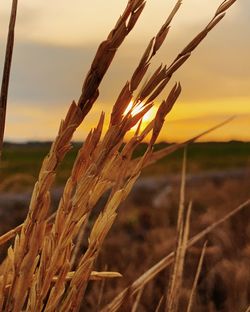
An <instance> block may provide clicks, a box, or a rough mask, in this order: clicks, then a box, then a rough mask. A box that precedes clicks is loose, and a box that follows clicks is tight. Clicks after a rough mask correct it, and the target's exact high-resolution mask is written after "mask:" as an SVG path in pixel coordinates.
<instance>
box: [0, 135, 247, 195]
mask: <svg viewBox="0 0 250 312" xmlns="http://www.w3.org/2000/svg"><path fill="white" fill-rule="evenodd" d="M168 145H169V144H167V143H159V144H157V145H156V146H155V150H158V149H160V148H163V147H165V146H168ZM79 146H80V144H78V143H75V144H74V148H73V149H72V151H71V152H70V153H69V154H68V155H67V157H66V159H65V160H64V162H63V164H62V165H61V166H60V170H59V171H58V177H57V181H56V185H58V186H59V185H63V183H65V181H66V178H67V177H68V176H69V173H70V170H71V168H72V164H73V161H74V159H75V156H76V153H77V150H78V148H79ZM49 147H50V143H34V142H33V143H32V142H31V143H27V144H11V143H6V147H5V149H4V153H3V159H2V162H1V172H0V181H5V183H4V188H5V190H6V191H7V190H8V189H13V188H14V189H15V188H17V189H18V188H20V187H21V188H28V187H29V186H30V187H32V186H33V184H34V182H35V181H36V178H37V175H38V173H39V169H40V167H41V162H42V160H43V158H44V157H45V155H46V153H48V151H49ZM145 149H146V145H143V144H141V145H140V146H139V147H138V148H137V150H136V152H135V154H134V156H135V157H136V156H141V155H142V154H143V152H144V151H145ZM249 155H250V143H248V142H237V141H232V142H228V143H220V142H218V143H216V142H210V143H209V142H206V143H195V144H192V145H190V147H189V148H188V170H189V172H190V173H191V174H195V173H199V172H211V171H218V170H219V171H227V170H233V169H243V170H244V169H245V168H247V167H248V166H249V164H250V160H249ZM182 157H183V152H182V151H176V152H175V153H173V154H170V155H169V156H168V157H165V158H164V159H162V160H160V161H159V162H157V164H154V165H152V166H149V167H147V168H145V169H144V171H143V172H142V175H143V176H152V175H153V176H155V175H166V174H176V173H178V172H180V171H181V164H182ZM20 179H21V180H22V179H23V183H19V180H20ZM6 180H7V182H6ZM15 180H17V183H15ZM8 181H9V183H8ZM2 188H3V186H2ZM0 189H1V188H0Z"/></svg>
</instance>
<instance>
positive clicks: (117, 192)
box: [0, 0, 236, 312]
mask: <svg viewBox="0 0 250 312" xmlns="http://www.w3.org/2000/svg"><path fill="white" fill-rule="evenodd" d="M235 1H236V0H226V1H223V2H222V4H221V5H220V6H219V8H218V9H217V11H216V13H215V15H214V17H213V18H212V19H211V21H210V22H209V23H208V25H207V26H206V27H205V28H204V29H203V31H202V32H200V33H199V34H198V35H197V36H196V37H195V38H194V39H193V40H192V41H191V42H190V43H189V44H188V45H187V46H186V47H185V48H184V49H183V50H182V51H181V52H180V53H179V54H178V56H177V57H176V58H175V59H174V61H173V62H172V63H171V65H170V66H168V67H167V66H160V67H159V68H157V69H156V70H155V72H154V73H153V75H152V76H151V77H150V78H149V80H148V81H147V82H146V83H145V84H144V85H143V87H142V88H141V89H139V86H140V85H141V83H142V81H143V79H144V77H145V75H146V73H147V70H148V68H149V67H150V61H151V60H152V58H153V57H154V56H155V54H156V53H157V51H158V50H159V49H160V47H161V46H162V44H163V42H164V40H165V38H166V37H167V34H168V32H169V29H170V23H171V21H172V19H173V18H174V16H175V14H176V13H177V12H178V10H179V8H180V6H181V1H177V3H176V5H175V7H174V8H173V10H172V12H171V13H170V15H169V16H168V17H167V18H166V21H165V23H164V24H163V26H162V27H161V28H160V30H159V32H158V33H157V34H156V36H155V37H154V38H153V39H152V40H151V41H150V43H149V44H148V46H147V48H146V50H145V52H144V54H143V56H142V58H141V60H140V62H139V64H138V66H137V68H136V69H135V71H134V73H133V75H132V77H131V78H130V79H129V81H128V82H127V83H126V84H125V85H124V87H123V89H122V90H121V92H120V94H119V96H118V98H117V100H116V102H115V104H114V106H113V110H112V114H111V117H110V122H109V127H108V130H107V131H106V133H104V131H103V125H104V122H105V115H104V113H102V114H101V116H100V119H99V122H98V124H97V126H96V128H94V129H93V130H91V131H90V132H89V134H88V136H87V138H86V140H85V142H84V144H83V146H82V148H81V149H80V150H79V152H78V155H77V158H76V160H75V162H74V165H73V168H72V171H71V175H70V177H69V178H68V180H67V182H66V185H65V188H64V192H63V195H62V198H61V200H60V203H59V206H58V209H57V211H56V214H55V218H54V219H48V217H49V215H50V191H51V188H52V185H53V182H54V180H55V176H56V171H57V168H58V165H59V163H61V161H62V160H63V159H64V157H65V155H66V154H67V152H68V151H69V150H70V148H71V145H70V142H71V139H72V136H73V134H74V132H75V131H76V129H77V128H78V126H79V125H80V124H81V123H82V121H83V120H84V118H85V117H86V115H87V114H88V113H89V111H90V110H91V108H92V106H93V104H94V103H95V101H96V100H97V98H98V95H99V91H98V88H99V85H100V83H101V81H102V79H103V77H104V75H105V73H106V72H107V70H108V68H109V66H110V64H111V62H112V60H113V58H114V56H115V54H116V51H117V49H118V48H119V47H120V45H121V44H122V43H123V41H124V39H125V38H126V36H127V35H128V34H129V33H130V31H131V30H132V29H133V27H134V26H135V24H136V22H137V20H138V18H139V17H140V15H141V13H142V11H143V9H144V7H145V4H146V1H144V0H129V1H128V4H127V7H126V8H125V10H124V12H123V14H122V15H121V17H120V18H119V20H118V21H117V23H116V25H115V27H114V29H113V30H112V31H111V32H110V34H109V36H108V38H107V39H106V40H105V41H104V42H102V43H101V45H100V46H99V48H98V50H97V53H96V56H95V58H94V60H93V62H92V64H91V67H90V70H89V72H88V74H87V77H86V79H85V81H84V84H83V88H82V92H81V95H80V97H79V100H78V102H77V104H76V102H75V101H73V102H72V104H71V106H70V108H69V110H68V113H67V115H66V117H65V119H64V120H63V121H62V122H61V125H60V128H59V131H58V135H57V137H56V138H55V141H54V142H53V144H52V146H51V149H50V152H49V154H48V155H47V156H46V158H45V159H44V161H43V164H42V167H41V170H40V174H39V177H38V181H37V182H36V184H35V187H34V190H33V194H32V198H31V202H30V206H29V212H28V215H27V218H26V219H25V221H24V223H23V224H22V225H21V226H20V227H18V228H17V229H14V230H13V231H11V232H10V233H7V234H6V235H4V236H3V237H1V238H0V242H1V243H2V242H6V241H7V240H8V239H10V238H11V237H12V236H13V235H15V241H14V244H13V245H12V246H10V247H9V249H8V255H7V257H6V259H5V261H4V262H3V264H2V265H1V275H0V293H1V295H0V310H3V311H14V312H15V311H79V309H80V307H81V305H83V307H84V302H83V298H84V294H85V290H86V287H87V285H88V282H89V280H91V279H94V278H95V279H97V278H98V279H102V278H110V277H111V278H113V277H118V276H120V274H119V273H117V272H94V271H93V269H94V264H95V260H96V258H97V257H98V254H99V252H100V249H101V247H102V244H103V241H104V240H105V238H106V236H107V234H108V232H109V230H110V228H111V227H112V224H113V223H114V221H115V219H116V216H117V213H118V211H117V209H118V207H119V205H120V203H121V202H122V201H124V199H125V198H126V197H127V195H128V194H129V192H130V190H131V188H132V187H133V185H134V183H135V181H136V180H137V179H138V177H139V175H140V172H141V170H142V168H143V167H145V166H147V165H148V164H150V163H152V162H154V161H156V160H158V159H160V158H162V157H164V156H165V155H168V154H169V153H171V152H172V151H174V150H176V149H178V148H181V147H183V146H184V145H186V144H188V143H189V142H191V141H194V140H196V139H197V138H198V137H199V136H197V137H195V138H193V139H191V140H189V141H187V142H184V143H183V144H177V145H174V146H171V147H169V148H166V149H163V150H161V151H158V152H154V144H155V142H156V140H157V138H158V136H159V133H160V131H161V129H162V127H163V124H164V120H165V117H166V115H167V114H168V113H169V112H170V111H171V109H172V107H173V105H174V104H175V102H176V100H177V99H178V97H179V95H180V93H181V86H180V84H179V83H175V84H174V85H173V87H172V89H171V91H170V92H169V95H168V97H167V98H166V99H165V100H163V101H162V103H161V105H160V106H159V108H158V110H157V113H156V115H155V117H154V119H153V120H152V121H151V122H150V123H149V124H148V125H147V126H146V127H145V128H144V129H141V121H142V118H143V116H144V115H145V114H146V113H147V112H148V111H149V110H150V109H151V108H152V106H153V105H154V102H153V101H154V100H155V99H156V97H157V96H159V95H160V94H161V92H162V90H163V89H164V88H165V87H166V85H167V84H168V83H169V82H170V79H171V77H172V75H173V74H174V73H175V71H176V70H178V68H179V67H180V66H181V65H183V63H184V62H185V61H186V60H187V59H188V58H189V57H190V55H191V53H192V51H193V50H194V49H195V48H196V47H197V46H198V45H199V44H200V42H201V41H202V40H203V39H204V38H205V37H206V35H207V34H208V32H209V31H210V30H211V29H212V28H213V27H215V25H216V24H217V23H218V22H219V21H220V20H221V19H222V18H223V17H224V15H225V12H226V10H227V9H228V8H229V7H230V6H231V5H232V4H233V3H234V2H235ZM136 92H137V94H136ZM131 101H132V103H133V104H132V108H131V109H130V110H129V111H128V112H126V109H127V107H128V106H129V103H131ZM138 108H139V109H138ZM136 125H137V130H136V132H135V134H134V136H133V137H132V138H131V139H130V140H129V141H128V142H127V143H125V144H124V141H125V140H124V138H125V136H126V134H127V133H128V132H129V131H130V129H131V128H132V127H134V126H136ZM146 137H149V144H148V147H147V150H146V152H145V153H144V155H143V156H142V157H139V158H136V159H133V157H132V156H133V153H134V151H135V149H136V147H137V146H138V145H139V144H140V143H141V142H142V141H143V140H144V139H145V138H146ZM107 191H109V192H110V194H109V198H108V201H107V203H106V205H105V207H103V209H102V211H101V212H100V214H99V215H98V217H97V218H96V220H95V222H94V225H93V227H92V229H91V233H90V235H89V237H88V247H87V250H86V251H85V252H84V253H81V254H80V256H79V257H77V255H78V252H79V248H78V247H79V243H77V240H79V241H81V239H82V236H83V235H84V233H85V231H84V226H85V225H86V223H87V222H88V217H89V215H90V214H91V213H92V211H93V209H94V207H95V205H96V203H97V202H98V200H99V199H100V198H101V196H102V195H103V194H104V193H106V192H107ZM188 214H189V213H188ZM188 227H189V226H188V221H187V222H186V223H185V221H184V219H183V201H181V208H180V219H179V222H178V231H179V240H178V245H177V250H176V257H175V259H176V261H175V265H174V274H173V279H172V281H171V283H170V288H169V296H168V298H169V299H168V306H169V307H170V308H169V309H170V310H169V311H176V310H177V308H176V307H177V306H178V305H176V303H175V302H178V299H177V297H178V294H177V293H176V289H178V287H179V286H180V281H181V275H182V271H183V263H184V257H185V250H186V248H187V247H188V246H190V245H191V244H193V243H194V242H196V241H197V238H196V237H195V238H193V239H192V240H191V241H189V242H188ZM200 235H202V233H201V234H200ZM172 256H173V255H172V254H171V256H170V257H168V258H167V262H166V261H165V260H164V265H163V266H162V265H160V266H158V267H157V268H156V269H155V270H154V271H151V273H149V274H147V276H146V277H145V276H143V277H142V278H141V280H140V281H139V282H136V284H135V285H133V286H132V289H133V291H132V292H131V294H134V293H135V292H137V291H138V290H140V289H141V288H142V287H143V285H145V283H146V282H147V281H148V280H150V279H151V278H152V277H153V276H155V274H156V273H157V272H159V270H161V269H162V268H163V267H166V265H167V264H168V263H170V262H171V261H172ZM169 261H170V262H169ZM166 263H167V264H166ZM123 299H124V296H123V295H122V296H121V297H119V299H118V301H117V300H115V301H114V303H111V305H109V306H108V307H107V308H106V309H104V310H105V311H116V310H117V309H118V308H119V307H120V305H121V303H122V301H123ZM138 300H139V299H138ZM176 300H177V301H176Z"/></svg>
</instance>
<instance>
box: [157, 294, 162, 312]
mask: <svg viewBox="0 0 250 312" xmlns="http://www.w3.org/2000/svg"><path fill="white" fill-rule="evenodd" d="M163 300H164V296H161V299H160V300H159V302H158V305H157V307H156V309H155V312H159V311H160V308H161V306H162V303H163Z"/></svg>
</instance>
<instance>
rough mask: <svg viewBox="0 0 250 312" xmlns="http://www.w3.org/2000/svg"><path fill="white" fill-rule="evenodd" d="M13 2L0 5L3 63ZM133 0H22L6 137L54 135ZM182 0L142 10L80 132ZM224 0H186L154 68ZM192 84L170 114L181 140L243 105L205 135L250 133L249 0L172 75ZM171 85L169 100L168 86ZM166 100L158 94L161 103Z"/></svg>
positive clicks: (172, 131)
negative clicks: (101, 45)
mask: <svg viewBox="0 0 250 312" xmlns="http://www.w3.org/2000/svg"><path fill="white" fill-rule="evenodd" d="M10 2H11V1H4V2H2V3H1V6H0V20H1V29H0V39H1V45H0V59H1V64H0V65H1V66H0V67H1V68H0V69H1V71H2V66H3V64H2V61H3V56H4V51H5V40H6V34H7V27H8V19H9V13H10ZM126 3H127V1H126V0H108V1H104V0H92V1H87V0H71V1H66V0H53V1H49V0H36V1H34V0H22V1H19V8H18V16H17V25H16V42H15V49H14V55H13V66H12V75H11V81H10V90H9V102H8V112H7V124H6V140H12V141H26V140H51V139H53V138H54V137H55V135H56V132H57V129H58V126H59V122H60V119H62V118H63V117H64V116H65V113H66V111H67V108H68V106H69V104H70V103H71V101H72V100H73V99H76V100H77V99H78V97H79V95H80V90H81V86H82V82H83V79H84V77H85V75H86V73H87V71H88V69H89V65H90V62H91V60H92V59H93V57H94V55H95V51H96V49H97V47H98V44H99V43H100V42H101V41H102V40H103V39H104V38H105V37H106V36H107V34H108V33H109V31H110V30H111V29H112V27H113V26H114V24H115V22H116V20H117V18H118V16H119V15H120V14H121V12H122V10H123V8H124V7H125V5H126ZM174 3H175V1H173V0H148V1H147V5H146V8H145V10H144V12H143V14H142V17H141V19H140V20H139V22H138V24H137V25H136V27H135V29H134V31H133V32H132V33H131V34H130V35H129V36H128V37H127V39H126V40H125V42H124V44H123V46H122V47H121V49H120V51H119V52H118V54H117V56H116V58H115V60H114V62H113V64H112V66H111V68H110V70H109V72H108V74H107V76H106V77H105V79H104V81H103V83H102V85H101V88H100V94H101V95H100V97H99V99H98V101H97V102H96V104H95V106H94V108H93V110H92V112H91V113H90V115H89V116H88V118H87V119H86V121H85V122H84V124H83V126H82V127H81V128H80V129H79V131H78V132H77V134H76V136H75V139H76V140H79V139H84V138H85V137H86V134H87V132H88V130H89V129H90V127H92V126H94V125H95V123H96V120H97V118H98V116H99V115H100V112H101V111H102V110H104V111H105V112H107V113H109V112H110V110H111V107H112V105H113V103H114V101H115V99H116V97H117V96H118V94H119V92H120V90H121V88H122V86H123V85H124V83H125V82H126V80H127V79H128V78H129V77H130V76H131V73H132V71H133V69H134V67H135V66H136V64H137V63H138V61H139V59H140V57H141V54H142V52H143V50H144V49H145V47H146V45H147V43H148V41H149V39H151V38H152V37H153V36H154V35H155V33H156V32H157V30H158V29H159V28H160V26H161V25H162V23H163V22H164V20H165V18H166V16H167V15H168V13H169V11H170V9H171V8H172V7H173V5H174ZM219 3H221V1H218V0H202V1H201V0H184V1H183V6H182V8H181V9H180V11H179V13H178V15H177V17H176V19H175V20H174V22H173V23H172V28H171V31H170V34H169V37H168V39H167V40H166V43H165V44H164V46H163V48H162V50H161V52H160V53H159V55H158V57H157V58H156V59H155V61H154V62H153V63H152V67H151V70H150V71H149V74H150V73H152V72H153V70H154V69H155V68H156V67H157V66H158V65H159V64H160V63H165V64H169V63H170V62H171V60H172V59H173V58H174V57H175V56H176V54H177V53H178V52H179V51H180V50H181V49H182V48H183V47H184V46H185V45H186V44H187V43H188V42H189V41H190V40H191V39H192V38H193V37H194V35H195V34H197V33H198V32H199V31H200V30H201V29H202V27H203V26H204V25H205V24H206V23H207V22H208V20H209V19H210V18H211V17H212V15H213V14H214V12H215V10H216V8H217V6H218V5H219ZM175 81H180V82H181V84H182V88H183V92H182V94H181V97H180V99H179V101H178V102H177V103H176V106H175V107H174V109H173V111H172V112H171V114H170V115H169V117H168V118H167V120H166V125H165V127H164V129H163V132H162V136H161V139H162V140H167V141H180V140H184V139H188V138H189V137H191V136H193V135H196V134H198V133H199V132H202V131H204V130H206V129H207V128H209V127H211V126H213V125H215V124H216V123H218V122H221V121H223V120H224V119H226V118H227V117H230V116H232V115H236V118H235V120H234V121H232V122H231V123H230V124H228V125H227V126H225V127H223V128H221V129H219V130H217V131H216V132H214V133H212V134H210V135H208V136H206V137H204V140H232V139H238V140H250V1H249V0H238V1H237V2H236V4H234V5H233V6H232V8H231V9H230V10H229V12H228V14H227V15H226V17H225V18H224V19H223V21H222V22H221V23H220V24H219V25H218V26H217V27H216V28H215V29H214V30H213V31H212V32H211V33H210V34H209V36H208V37H207V38H206V39H205V41H204V42H203V43H202V44H201V45H200V46H199V48H198V49H197V50H196V51H195V53H194V54H193V55H192V57H191V58H190V59H189V60H188V62H187V63H186V64H185V65H184V66H183V67H182V69H181V70H180V71H179V72H178V73H177V74H176V75H175V76H174V77H173V80H172V83H171V84H170V85H169V87H171V86H172V85H173V84H174V82H175ZM168 90H169V88H168V89H167V90H166V92H164V93H163V94H162V95H161V96H160V97H159V99H158V101H159V102H160V101H161V100H162V99H164V97H165V96H166V95H167V91H168ZM156 104H157V103H156Z"/></svg>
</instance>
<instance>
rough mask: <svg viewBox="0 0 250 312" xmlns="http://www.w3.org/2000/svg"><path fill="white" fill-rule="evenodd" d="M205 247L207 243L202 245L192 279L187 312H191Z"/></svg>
mask: <svg viewBox="0 0 250 312" xmlns="http://www.w3.org/2000/svg"><path fill="white" fill-rule="evenodd" d="M206 247H207V242H205V244H204V245H203V248H202V251H201V256H200V260H199V263H198V267H197V271H196V274H195V278H194V283H193V286H192V290H191V294H190V298H189V301H188V307H187V312H191V311H192V307H193V302H194V299H195V291H196V287H197V284H198V280H199V277H200V273H201V269H202V264H203V260H204V257H205V253H206Z"/></svg>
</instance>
